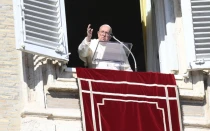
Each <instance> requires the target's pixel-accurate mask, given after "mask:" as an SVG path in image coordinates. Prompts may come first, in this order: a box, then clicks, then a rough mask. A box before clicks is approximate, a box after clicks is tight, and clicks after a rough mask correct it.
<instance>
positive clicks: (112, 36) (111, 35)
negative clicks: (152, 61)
mask: <svg viewBox="0 0 210 131" xmlns="http://www.w3.org/2000/svg"><path fill="white" fill-rule="evenodd" d="M110 37H111V38H113V39H115V40H116V41H117V42H119V43H120V44H122V45H123V46H124V47H125V48H126V49H127V50H128V51H129V53H130V54H131V56H132V57H133V61H134V67H135V72H137V66H136V59H135V57H134V55H133V53H132V52H131V50H130V49H129V48H128V47H127V46H126V45H125V44H123V42H121V41H120V40H118V39H117V38H116V37H115V36H114V35H113V34H112V33H111V34H110Z"/></svg>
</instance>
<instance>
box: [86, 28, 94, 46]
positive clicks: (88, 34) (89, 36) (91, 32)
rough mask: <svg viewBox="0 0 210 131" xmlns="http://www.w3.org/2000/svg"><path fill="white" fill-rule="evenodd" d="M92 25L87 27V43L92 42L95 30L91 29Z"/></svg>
mask: <svg viewBox="0 0 210 131" xmlns="http://www.w3.org/2000/svg"><path fill="white" fill-rule="evenodd" d="M90 26H91V24H89V25H88V27H87V39H86V40H87V41H88V42H90V41H91V38H92V34H93V29H91V28H90Z"/></svg>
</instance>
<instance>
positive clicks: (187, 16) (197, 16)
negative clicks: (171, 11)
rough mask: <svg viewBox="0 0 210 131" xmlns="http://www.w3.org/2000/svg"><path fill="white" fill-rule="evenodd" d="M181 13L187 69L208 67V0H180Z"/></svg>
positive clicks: (209, 59)
mask: <svg viewBox="0 0 210 131" xmlns="http://www.w3.org/2000/svg"><path fill="white" fill-rule="evenodd" d="M182 14H183V15H182V17H183V22H184V29H185V43H186V44H187V46H186V48H187V51H188V56H187V58H188V64H189V69H192V70H197V69H198V70H202V69H210V0H182ZM191 23H192V25H191ZM190 28H192V29H190Z"/></svg>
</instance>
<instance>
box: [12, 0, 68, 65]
mask: <svg viewBox="0 0 210 131" xmlns="http://www.w3.org/2000/svg"><path fill="white" fill-rule="evenodd" d="M19 7H20V13H21V22H20V23H19V24H20V25H16V26H21V28H19V29H20V30H22V31H20V32H21V35H19V36H20V37H22V39H21V40H22V42H17V44H18V45H17V49H20V50H22V51H26V52H30V53H34V54H39V55H44V56H48V57H52V58H56V59H60V60H65V61H68V55H69V53H68V42H67V31H66V18H65V7H64V0H20V6H19Z"/></svg>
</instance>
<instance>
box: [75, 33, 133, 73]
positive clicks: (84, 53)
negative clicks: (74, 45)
mask: <svg viewBox="0 0 210 131" xmlns="http://www.w3.org/2000/svg"><path fill="white" fill-rule="evenodd" d="M98 42H99V40H98V39H91V42H87V41H86V37H85V39H84V40H83V41H82V43H81V44H80V45H79V47H78V53H79V57H80V59H81V60H82V61H84V63H85V66H88V67H89V68H96V69H111V70H125V71H132V69H131V67H130V64H129V62H128V59H127V58H126V61H125V63H123V64H122V63H121V62H113V61H100V62H98V63H97V64H94V63H93V62H92V58H93V55H94V52H95V50H96V47H97V45H98V47H97V53H96V54H95V55H97V58H98V59H100V58H102V57H103V55H104V51H105V48H106V46H105V45H103V44H98Z"/></svg>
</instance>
